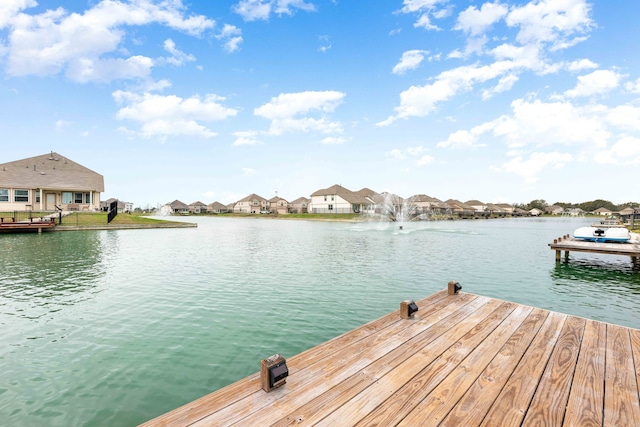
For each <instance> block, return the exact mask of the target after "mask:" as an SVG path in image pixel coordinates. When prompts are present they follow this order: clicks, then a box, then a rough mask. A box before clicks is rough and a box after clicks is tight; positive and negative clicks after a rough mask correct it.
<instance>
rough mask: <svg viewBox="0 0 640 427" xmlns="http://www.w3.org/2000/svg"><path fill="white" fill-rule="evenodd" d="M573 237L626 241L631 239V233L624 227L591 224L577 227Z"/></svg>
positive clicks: (589, 239)
mask: <svg viewBox="0 0 640 427" xmlns="http://www.w3.org/2000/svg"><path fill="white" fill-rule="evenodd" d="M573 237H574V238H576V239H583V240H588V241H591V242H627V241H628V240H630V239H631V234H630V233H629V230H627V229H626V228H624V227H595V226H591V227H580V228H578V229H577V230H576V231H575V232H574V233H573Z"/></svg>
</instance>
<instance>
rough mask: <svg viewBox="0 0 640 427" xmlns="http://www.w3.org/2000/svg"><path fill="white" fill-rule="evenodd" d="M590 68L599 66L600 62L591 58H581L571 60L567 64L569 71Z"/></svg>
mask: <svg viewBox="0 0 640 427" xmlns="http://www.w3.org/2000/svg"><path fill="white" fill-rule="evenodd" d="M588 68H598V64H596V63H595V62H593V61H591V60H590V59H580V60H578V61H573V62H570V63H569V64H568V65H567V70H569V71H582V70H585V69H588Z"/></svg>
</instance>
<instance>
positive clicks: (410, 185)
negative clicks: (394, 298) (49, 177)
mask: <svg viewBox="0 0 640 427" xmlns="http://www.w3.org/2000/svg"><path fill="white" fill-rule="evenodd" d="M638 16H640V2H638V1H636V0H622V1H615V2H611V1H609V2H605V1H604V0H596V1H585V0H546V1H545V0H539V1H529V2H527V1H494V2H482V1H453V0H404V1H403V0H374V1H367V2H359V1H353V0H352V1H346V0H333V1H332V0H240V1H228V2H225V1H206V2H204V1H199V2H196V1H191V2H186V1H180V0H164V1H151V0H131V1H125V0H120V1H115V0H110V1H107V0H102V1H100V0H92V1H82V0H74V1H71V0H49V1H46V2H45V1H36V0H2V1H1V2H0V67H1V72H2V79H0V134H1V135H2V137H1V138H2V141H3V142H2V159H0V162H8V161H13V160H18V159H21V158H25V157H31V156H35V155H40V154H45V153H48V152H49V151H55V152H57V153H59V154H61V155H63V156H66V157H68V158H70V159H71V160H73V161H76V162H78V163H80V164H83V165H85V166H87V167H89V168H90V169H93V170H94V171H96V172H99V173H101V174H103V175H104V177H105V187H106V189H105V193H104V195H103V198H108V197H117V198H119V199H121V200H126V201H131V202H133V203H134V204H135V206H140V207H146V206H156V205H158V204H163V203H167V202H170V201H172V200H174V199H180V200H181V201H183V202H186V203H191V202H194V201H197V200H199V201H202V202H205V203H210V202H213V201H219V202H222V203H230V202H233V201H237V200H239V199H241V198H243V197H245V196H247V195H249V194H251V193H256V194H259V195H261V196H263V197H265V198H271V197H273V196H275V195H276V192H277V194H278V196H281V197H284V198H286V199H288V200H290V201H291V200H294V199H296V198H298V197H300V196H306V197H308V196H309V195H310V194H311V193H312V192H314V191H316V190H318V189H320V188H326V187H329V186H331V185H333V184H341V185H342V186H344V187H346V188H349V189H351V190H354V191H356V190H359V189H361V188H363V187H368V188H371V189H372V190H375V191H378V192H382V191H390V192H393V193H396V194H398V195H400V196H403V197H409V196H411V195H414V194H428V195H430V196H433V197H437V198H440V199H442V200H446V199H449V198H455V199H459V200H462V201H466V200H469V199H479V200H481V201H484V202H509V203H521V202H524V203H526V202H529V201H531V200H533V199H545V200H546V201H547V202H549V203H552V202H556V201H561V202H576V203H577V202H583V201H589V200H594V199H598V198H602V199H607V200H610V201H612V202H614V203H623V202H627V201H632V200H635V201H638V200H640V194H639V192H638V189H639V188H640V187H639V185H638V175H639V174H638V170H640V169H639V166H640V67H639V65H640V55H639V54H638V52H640V31H639V30H638V22H637V19H638Z"/></svg>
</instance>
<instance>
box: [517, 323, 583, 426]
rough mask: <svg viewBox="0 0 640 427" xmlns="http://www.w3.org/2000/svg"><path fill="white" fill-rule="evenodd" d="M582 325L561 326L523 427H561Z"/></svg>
mask: <svg viewBox="0 0 640 427" xmlns="http://www.w3.org/2000/svg"><path fill="white" fill-rule="evenodd" d="M584 325H585V320H584V319H581V318H578V317H569V318H568V319H567V321H566V322H565V323H564V327H563V328H562V331H561V332H560V336H559V337H558V341H557V342H556V345H555V347H554V349H553V352H552V353H551V357H550V359H549V362H548V363H547V367H546V369H545V372H544V374H543V375H542V378H541V380H540V382H539V383H538V388H537V390H536V394H535V395H534V397H533V401H532V402H531V404H530V405H529V410H528V411H527V415H526V416H525V419H524V424H523V425H530V426H539V425H545V426H561V425H562V421H563V419H564V412H565V408H566V406H567V400H568V399H569V392H570V390H571V382H572V381H573V373H574V371H575V367H576V363H577V360H578V353H579V349H580V341H581V338H582V333H583V331H584Z"/></svg>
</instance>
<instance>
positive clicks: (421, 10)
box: [400, 0, 448, 30]
mask: <svg viewBox="0 0 640 427" xmlns="http://www.w3.org/2000/svg"><path fill="white" fill-rule="evenodd" d="M446 3H448V0H404V1H403V2H402V4H403V6H402V9H401V10H400V12H401V13H407V14H416V15H418V20H417V21H416V23H415V24H414V27H416V28H420V27H421V28H424V29H426V30H439V28H438V26H436V25H434V24H432V23H431V17H434V18H436V19H441V18H444V17H446V16H447V15H448V9H447V8H446V7H441V4H446Z"/></svg>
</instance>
